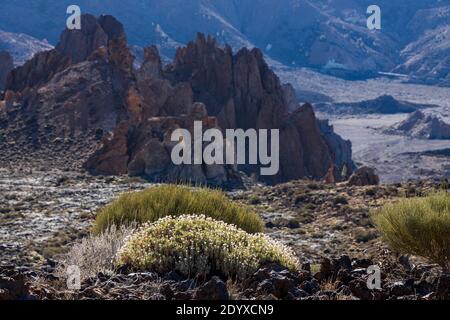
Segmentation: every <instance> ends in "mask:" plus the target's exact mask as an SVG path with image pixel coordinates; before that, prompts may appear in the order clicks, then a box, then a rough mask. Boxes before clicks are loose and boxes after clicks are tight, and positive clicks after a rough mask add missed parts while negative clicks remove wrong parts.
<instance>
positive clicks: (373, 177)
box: [348, 167, 380, 186]
mask: <svg viewBox="0 0 450 320" xmlns="http://www.w3.org/2000/svg"><path fill="white" fill-rule="evenodd" d="M379 184H380V178H379V177H378V175H377V174H376V173H375V169H373V168H369V167H362V168H359V169H358V170H356V171H355V173H354V174H353V175H352V176H351V177H350V180H349V181H348V185H349V186H374V185H379Z"/></svg>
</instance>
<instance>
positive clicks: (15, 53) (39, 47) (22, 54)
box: [0, 30, 53, 65]
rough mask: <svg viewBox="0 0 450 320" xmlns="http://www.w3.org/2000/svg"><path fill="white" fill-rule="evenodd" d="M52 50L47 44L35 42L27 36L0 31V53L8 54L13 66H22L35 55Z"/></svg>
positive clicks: (35, 40)
mask: <svg viewBox="0 0 450 320" xmlns="http://www.w3.org/2000/svg"><path fill="white" fill-rule="evenodd" d="M52 48H53V47H52V46H51V45H50V44H49V43H48V42H46V41H40V40H37V39H35V38H33V37H31V36H29V35H26V34H23V33H12V32H6V31H2V30H0V51H7V52H9V54H11V56H12V57H13V60H14V63H15V65H22V64H24V63H25V61H27V60H29V59H31V58H32V57H33V56H34V55H35V54H36V53H38V52H41V51H45V50H50V49H52Z"/></svg>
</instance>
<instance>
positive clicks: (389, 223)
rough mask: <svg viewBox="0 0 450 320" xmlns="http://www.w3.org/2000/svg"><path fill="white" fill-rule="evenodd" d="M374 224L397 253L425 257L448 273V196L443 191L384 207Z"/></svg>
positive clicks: (449, 241)
mask: <svg viewBox="0 0 450 320" xmlns="http://www.w3.org/2000/svg"><path fill="white" fill-rule="evenodd" d="M374 222H375V224H376V226H377V228H378V229H379V231H380V232H381V233H382V235H383V237H384V239H385V240H386V241H387V243H388V244H389V245H390V246H391V247H392V248H393V249H394V250H396V251H398V252H401V253H408V254H413V255H418V256H422V257H425V258H428V259H429V260H431V261H432V262H434V263H437V264H439V265H440V266H441V267H442V268H443V269H444V270H447V271H448V270H449V263H450V196H449V195H448V193H446V192H441V193H438V194H433V195H431V196H428V197H425V198H412V199H403V200H401V201H399V202H398V203H394V204H388V205H385V206H384V207H383V208H382V209H381V210H380V211H379V212H378V213H376V214H375V215H374Z"/></svg>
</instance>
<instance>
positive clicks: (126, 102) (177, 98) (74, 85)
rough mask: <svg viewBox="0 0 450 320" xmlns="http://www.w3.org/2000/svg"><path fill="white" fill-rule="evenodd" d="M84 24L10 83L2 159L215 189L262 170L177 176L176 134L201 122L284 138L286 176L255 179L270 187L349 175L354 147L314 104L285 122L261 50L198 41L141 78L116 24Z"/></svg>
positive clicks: (152, 55) (281, 98)
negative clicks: (322, 119)
mask: <svg viewBox="0 0 450 320" xmlns="http://www.w3.org/2000/svg"><path fill="white" fill-rule="evenodd" d="M82 19H83V23H84V24H85V25H86V26H87V27H85V28H83V30H81V31H78V30H74V31H69V30H65V31H64V32H63V33H62V35H61V40H60V43H59V44H58V45H57V46H56V48H55V49H53V50H50V51H45V52H41V53H39V54H37V55H36V56H35V57H34V58H33V59H31V60H30V61H28V62H27V63H25V65H24V66H22V67H19V68H16V69H14V70H13V71H12V72H11V73H10V74H9V76H8V78H7V81H6V92H5V93H4V95H3V98H2V100H4V101H3V104H4V108H3V111H2V116H1V117H0V130H1V132H2V133H3V135H2V136H3V138H2V140H1V141H0V143H2V144H3V145H4V146H5V148H6V150H7V153H8V155H5V157H6V158H4V159H3V160H2V162H5V161H6V162H8V160H9V162H11V161H12V162H15V161H16V160H19V159H21V158H27V157H34V155H39V158H41V159H45V161H50V163H52V162H53V163H54V162H55V161H52V158H53V159H67V158H69V159H70V161H64V160H62V162H64V163H65V166H69V167H71V168H78V169H79V168H80V165H82V166H84V168H86V169H87V170H88V171H90V172H92V173H96V174H113V175H118V174H127V173H128V174H131V175H140V176H146V177H147V178H150V179H153V180H165V181H179V180H186V177H187V178H188V179H189V180H192V181H194V182H198V183H208V184H213V185H224V184H228V182H229V183H230V184H231V185H234V184H236V183H238V184H239V179H238V178H237V170H243V171H245V172H246V173H248V174H256V173H257V172H258V171H259V170H258V168H257V167H254V166H253V167H250V166H249V167H246V166H243V167H239V168H234V167H230V166H216V167H214V168H209V167H207V166H198V167H194V166H188V167H185V168H174V167H173V165H171V164H170V163H169V161H168V155H169V154H170V150H171V147H173V144H172V145H171V144H170V142H169V141H168V137H170V133H171V132H172V131H173V130H174V129H175V128H178V127H180V126H186V128H190V127H192V122H193V120H201V121H203V123H204V124H205V128H213V127H215V128H220V129H222V130H225V129H236V128H242V129H244V130H245V129H250V128H254V129H275V128H276V129H280V143H281V145H280V150H281V154H280V168H281V169H280V172H279V174H278V175H276V176H273V177H268V178H265V177H258V178H259V179H260V180H262V181H264V182H268V183H280V182H283V181H288V180H292V179H299V178H302V177H310V178H313V179H322V178H324V177H325V176H326V175H330V174H329V173H330V172H331V173H332V174H331V175H332V176H333V177H332V178H333V180H336V181H340V180H342V179H343V178H344V177H342V175H341V174H340V173H341V172H342V170H343V167H344V166H346V167H347V168H348V171H350V172H351V170H352V169H353V162H351V145H350V143H349V142H344V141H343V140H342V139H341V138H340V137H338V136H337V135H335V134H333V133H332V132H331V131H332V130H331V129H330V128H329V127H326V126H325V127H324V126H322V127H323V128H325V132H322V131H321V127H320V126H319V125H318V124H317V121H316V117H315V114H314V111H313V108H312V106H311V105H308V104H306V105H304V106H302V107H300V108H299V109H297V110H295V111H294V112H293V113H291V114H290V113H289V111H288V109H289V104H290V103H291V100H292V99H287V97H286V95H285V93H284V90H283V87H282V85H281V83H280V80H279V79H278V77H277V76H276V75H275V74H274V73H273V72H272V71H271V70H270V68H269V67H268V65H267V64H266V63H265V61H264V58H263V55H262V53H261V51H259V50H258V49H253V50H248V49H245V48H244V49H242V50H240V51H239V52H238V53H236V54H233V53H232V50H231V48H230V47H227V46H225V47H224V48H221V47H219V46H218V45H217V43H216V42H215V40H214V39H212V38H210V37H205V36H203V35H202V34H199V35H198V37H197V39H196V40H195V41H193V42H191V43H189V44H188V46H187V47H185V48H180V49H179V50H178V51H177V53H176V57H175V59H174V61H173V63H171V64H169V65H167V66H163V65H162V62H161V58H160V56H159V53H158V51H157V50H156V48H155V47H149V48H146V49H145V57H144V62H143V64H142V66H141V67H140V69H139V70H134V68H133V61H134V57H133V56H132V54H131V53H130V51H129V49H128V44H127V40H126V36H125V33H124V30H123V26H122V25H121V24H120V23H119V22H118V21H117V20H116V19H114V18H113V17H112V16H101V17H100V18H98V19H97V18H94V17H93V16H90V15H84V16H83V17H82ZM79 48H81V50H79ZM189 124H191V125H189ZM327 137H328V138H329V139H328V140H327ZM330 137H332V138H330ZM336 147H337V149H336V150H335V149H334V148H336ZM50 153H51V155H50ZM46 155H47V156H46ZM74 155H76V157H77V158H78V159H73V158H74ZM34 158H36V157H34ZM55 165H59V164H58V163H56V164H55Z"/></svg>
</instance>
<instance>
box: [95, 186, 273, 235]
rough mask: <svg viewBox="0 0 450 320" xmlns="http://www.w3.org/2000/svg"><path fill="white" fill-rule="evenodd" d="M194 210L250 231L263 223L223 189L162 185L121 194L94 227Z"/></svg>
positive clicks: (152, 220) (192, 211)
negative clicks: (227, 195) (231, 198)
mask: <svg viewBox="0 0 450 320" xmlns="http://www.w3.org/2000/svg"><path fill="white" fill-rule="evenodd" d="M192 214H196V215H205V216H208V217H211V218H213V219H216V220H221V221H224V222H226V223H229V224H233V225H235V226H237V227H239V228H241V229H243V230H245V231H247V232H250V233H257V232H261V231H262V230H263V227H264V224H263V221H262V219H261V218H260V217H259V216H258V215H257V214H256V213H255V212H254V211H253V210H252V209H250V208H249V207H247V206H245V205H241V204H238V203H235V202H232V201H231V200H230V199H228V198H227V197H226V195H225V194H224V193H223V192H222V191H219V190H212V189H207V188H201V189H191V188H189V187H187V186H179V185H162V186H158V187H153V188H150V189H147V190H144V191H141V192H135V193H128V194H125V195H123V196H121V197H120V198H119V199H117V200H116V201H114V202H113V203H111V204H110V205H108V206H107V207H105V208H104V209H102V210H101V211H100V212H99V214H98V215H97V218H96V220H95V224H94V230H93V231H94V233H95V234H100V233H102V232H103V231H104V230H107V229H108V228H109V227H111V226H112V225H116V226H120V225H129V224H131V223H137V224H142V223H145V222H155V221H157V220H158V219H160V218H163V217H166V216H169V215H170V216H180V215H192Z"/></svg>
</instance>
